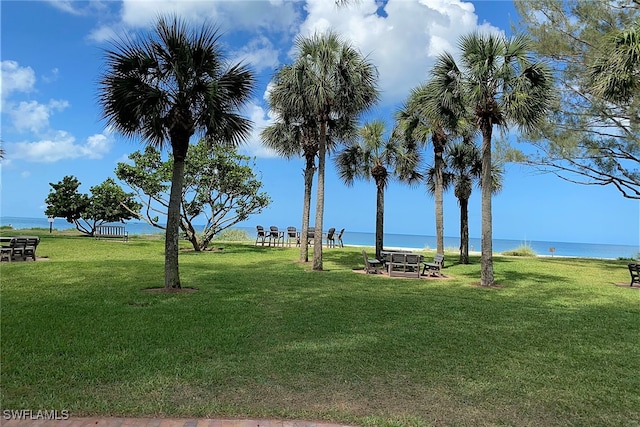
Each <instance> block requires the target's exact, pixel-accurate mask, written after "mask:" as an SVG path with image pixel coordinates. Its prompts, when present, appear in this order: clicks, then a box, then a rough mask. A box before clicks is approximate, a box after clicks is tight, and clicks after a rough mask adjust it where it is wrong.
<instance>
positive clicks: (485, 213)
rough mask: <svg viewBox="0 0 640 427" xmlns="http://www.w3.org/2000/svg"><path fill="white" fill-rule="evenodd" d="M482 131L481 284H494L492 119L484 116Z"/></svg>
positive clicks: (481, 123)
mask: <svg viewBox="0 0 640 427" xmlns="http://www.w3.org/2000/svg"><path fill="white" fill-rule="evenodd" d="M480 131H481V132H482V181H481V183H482V188H481V191H482V256H481V260H482V266H481V269H480V285H482V286H493V284H494V279H493V242H492V238H493V230H492V217H491V193H492V189H493V185H492V178H491V133H492V131H493V125H492V124H491V120H489V119H486V118H483V119H481V122H480Z"/></svg>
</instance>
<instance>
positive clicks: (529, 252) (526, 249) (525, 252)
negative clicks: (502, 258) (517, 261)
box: [502, 243, 537, 256]
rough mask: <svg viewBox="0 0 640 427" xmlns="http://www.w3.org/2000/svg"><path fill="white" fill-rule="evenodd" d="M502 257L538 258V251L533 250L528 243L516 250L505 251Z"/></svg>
mask: <svg viewBox="0 0 640 427" xmlns="http://www.w3.org/2000/svg"><path fill="white" fill-rule="evenodd" d="M502 255H507V256H536V255H537V254H536V251H534V250H533V248H532V247H531V246H529V245H527V244H526V243H525V244H523V245H520V246H518V247H517V248H515V249H510V250H508V251H504V252H502Z"/></svg>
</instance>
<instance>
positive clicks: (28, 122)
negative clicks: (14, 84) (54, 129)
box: [8, 99, 69, 133]
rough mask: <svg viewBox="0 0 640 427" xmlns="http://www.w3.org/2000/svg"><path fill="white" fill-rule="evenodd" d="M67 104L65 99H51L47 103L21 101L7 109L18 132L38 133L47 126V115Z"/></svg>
mask: <svg viewBox="0 0 640 427" xmlns="http://www.w3.org/2000/svg"><path fill="white" fill-rule="evenodd" d="M68 106H69V103H68V102H67V101H64V100H62V101H58V100H55V99H52V100H50V101H49V103H48V104H40V103H39V102H37V101H23V102H20V103H19V104H18V105H15V106H11V107H10V110H9V111H8V113H9V116H10V117H11V120H12V122H13V126H14V127H15V128H16V130H17V131H19V132H24V131H31V132H34V133H38V132H40V131H42V130H46V129H48V128H49V117H50V116H51V114H52V113H53V112H55V111H62V110H64V109H65V108H67V107H68Z"/></svg>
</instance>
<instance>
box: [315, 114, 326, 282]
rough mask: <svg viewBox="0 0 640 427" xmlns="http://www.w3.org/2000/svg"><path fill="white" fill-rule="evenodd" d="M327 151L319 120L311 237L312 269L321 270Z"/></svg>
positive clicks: (323, 127)
mask: <svg viewBox="0 0 640 427" xmlns="http://www.w3.org/2000/svg"><path fill="white" fill-rule="evenodd" d="M326 152H327V122H326V121H325V120H323V121H321V122H320V141H319V144H318V190H317V195H316V223H315V225H314V226H315V233H314V239H313V269H314V270H316V271H321V270H322V220H323V217H324V169H325V160H326V159H325V157H326Z"/></svg>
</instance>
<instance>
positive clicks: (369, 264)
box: [362, 249, 382, 274]
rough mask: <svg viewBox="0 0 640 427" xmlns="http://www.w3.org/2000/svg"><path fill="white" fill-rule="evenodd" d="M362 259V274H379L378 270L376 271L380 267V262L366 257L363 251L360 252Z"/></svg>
mask: <svg viewBox="0 0 640 427" xmlns="http://www.w3.org/2000/svg"><path fill="white" fill-rule="evenodd" d="M362 258H364V272H365V273H366V274H378V273H380V270H378V268H379V267H381V266H382V262H380V261H378V260H377V259H375V258H369V257H368V256H367V252H366V251H365V250H364V249H363V250H362Z"/></svg>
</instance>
